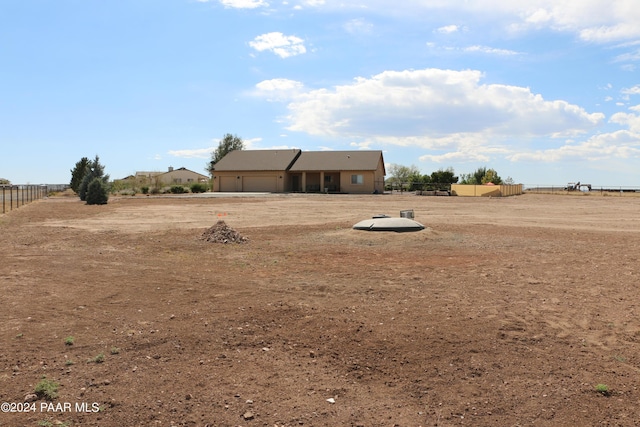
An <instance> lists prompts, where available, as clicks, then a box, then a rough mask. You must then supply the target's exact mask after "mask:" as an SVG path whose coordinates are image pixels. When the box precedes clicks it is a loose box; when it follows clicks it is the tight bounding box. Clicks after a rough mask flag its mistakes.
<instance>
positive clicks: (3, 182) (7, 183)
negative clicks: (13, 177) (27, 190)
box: [0, 178, 11, 185]
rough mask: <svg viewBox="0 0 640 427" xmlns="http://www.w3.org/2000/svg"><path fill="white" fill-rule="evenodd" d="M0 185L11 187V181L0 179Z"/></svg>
mask: <svg viewBox="0 0 640 427" xmlns="http://www.w3.org/2000/svg"><path fill="white" fill-rule="evenodd" d="M0 185H11V181H9V180H8V179H5V178H0Z"/></svg>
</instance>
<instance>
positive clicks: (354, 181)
mask: <svg viewBox="0 0 640 427" xmlns="http://www.w3.org/2000/svg"><path fill="white" fill-rule="evenodd" d="M351 183H352V184H358V185H362V184H363V183H364V179H363V177H362V175H351Z"/></svg>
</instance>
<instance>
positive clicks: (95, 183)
mask: <svg viewBox="0 0 640 427" xmlns="http://www.w3.org/2000/svg"><path fill="white" fill-rule="evenodd" d="M86 200H87V204H88V205H106V204H107V201H108V200H109V194H107V187H106V185H105V184H104V182H102V179H100V178H97V177H96V178H93V180H92V181H91V182H90V183H89V185H88V186H87V194H86Z"/></svg>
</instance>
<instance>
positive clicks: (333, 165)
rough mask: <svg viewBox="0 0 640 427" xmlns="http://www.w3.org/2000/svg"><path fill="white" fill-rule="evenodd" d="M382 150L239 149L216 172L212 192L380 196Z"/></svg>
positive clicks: (215, 169) (382, 189) (216, 166)
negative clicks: (306, 150) (376, 194)
mask: <svg viewBox="0 0 640 427" xmlns="http://www.w3.org/2000/svg"><path fill="white" fill-rule="evenodd" d="M384 176H385V169H384V159H383V157H382V151H308V152H303V151H302V150H299V149H292V150H235V151H231V152H230V153H228V154H227V155H226V156H224V157H223V158H222V159H221V160H220V161H219V162H218V163H217V164H216V165H215V168H214V172H213V191H221V192H224V191H229V192H244V191H256V192H271V193H282V192H290V191H292V192H332V193H374V192H378V193H382V192H383V191H384Z"/></svg>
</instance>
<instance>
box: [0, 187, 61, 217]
mask: <svg viewBox="0 0 640 427" xmlns="http://www.w3.org/2000/svg"><path fill="white" fill-rule="evenodd" d="M49 191H54V190H52V189H50V187H49V186H48V185H0V205H2V213H3V214H4V213H7V212H9V211H12V210H13V209H18V208H19V207H20V206H24V205H26V204H27V203H30V202H33V201H34V200H38V199H42V198H44V197H46V196H47V195H48V194H49Z"/></svg>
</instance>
